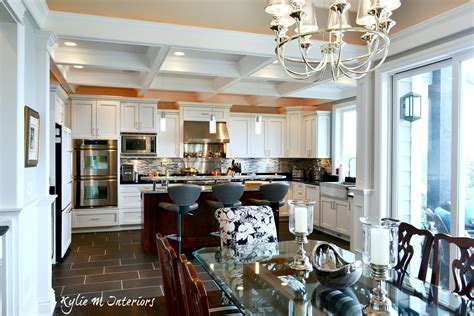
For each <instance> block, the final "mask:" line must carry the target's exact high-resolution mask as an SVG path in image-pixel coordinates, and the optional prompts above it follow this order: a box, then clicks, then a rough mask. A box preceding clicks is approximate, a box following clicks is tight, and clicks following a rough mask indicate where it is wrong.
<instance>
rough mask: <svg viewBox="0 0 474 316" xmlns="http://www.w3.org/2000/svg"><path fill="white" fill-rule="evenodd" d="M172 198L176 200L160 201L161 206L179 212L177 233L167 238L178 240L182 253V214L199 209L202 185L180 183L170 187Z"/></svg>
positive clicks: (169, 191) (179, 249) (179, 250)
mask: <svg viewBox="0 0 474 316" xmlns="http://www.w3.org/2000/svg"><path fill="white" fill-rule="evenodd" d="M168 194H169V196H170V199H171V200H172V201H173V202H174V204H173V203H168V202H160V204H158V206H159V207H161V208H163V209H165V210H167V211H170V212H175V213H176V214H177V225H176V226H177V229H176V230H177V233H176V234H173V235H168V236H166V238H169V239H174V240H177V241H178V254H181V246H182V230H183V227H182V216H183V215H187V214H190V213H191V212H193V211H195V210H197V209H198V207H199V206H198V204H197V203H196V201H197V199H198V198H199V196H200V195H201V187H200V186H197V185H188V184H178V185H173V186H170V187H168Z"/></svg>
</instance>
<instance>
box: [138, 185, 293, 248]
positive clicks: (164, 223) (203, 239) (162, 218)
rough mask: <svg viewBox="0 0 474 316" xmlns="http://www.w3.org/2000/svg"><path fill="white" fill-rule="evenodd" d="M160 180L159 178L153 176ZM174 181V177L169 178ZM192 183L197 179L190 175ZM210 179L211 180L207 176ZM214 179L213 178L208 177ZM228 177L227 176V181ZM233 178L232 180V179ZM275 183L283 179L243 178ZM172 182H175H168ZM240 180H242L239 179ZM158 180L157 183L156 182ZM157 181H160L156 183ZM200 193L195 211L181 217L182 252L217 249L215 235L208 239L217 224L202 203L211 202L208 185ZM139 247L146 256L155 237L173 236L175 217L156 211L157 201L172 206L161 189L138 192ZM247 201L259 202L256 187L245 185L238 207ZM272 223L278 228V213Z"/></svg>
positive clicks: (158, 208) (165, 192)
mask: <svg viewBox="0 0 474 316" xmlns="http://www.w3.org/2000/svg"><path fill="white" fill-rule="evenodd" d="M156 178H163V177H156ZM169 178H174V177H169ZM180 178H181V177H180ZM192 178H193V180H197V179H198V178H200V179H202V178H203V177H200V176H193V177H192ZM207 178H211V177H207ZM212 178H215V177H212ZM228 178H230V177H227V180H228ZM233 179H235V177H234V178H233ZM254 179H258V180H275V179H279V180H282V179H285V176H257V178H255V176H254V177H251V176H247V178H246V180H254ZM172 180H176V179H172ZM240 180H243V179H240ZM157 181H158V180H157ZM159 181H161V180H159ZM201 187H202V191H201V195H200V197H199V199H198V200H197V201H196V203H198V204H199V208H198V209H197V210H196V211H194V212H192V213H191V214H192V215H185V216H183V240H182V249H183V250H191V249H198V248H202V247H209V246H217V245H219V244H220V239H219V238H218V237H215V236H211V232H217V231H218V230H219V224H218V222H217V220H216V219H215V217H214V212H215V210H214V209H212V208H210V207H209V206H208V205H207V203H206V200H215V198H214V195H213V193H212V186H210V185H206V186H201ZM141 194H142V207H141V210H142V218H143V227H142V247H143V251H144V252H146V253H156V252H157V251H156V245H155V235H156V234H157V233H161V234H162V235H163V236H166V235H170V234H175V233H176V231H177V228H176V222H177V218H176V217H177V216H176V215H177V214H176V213H174V212H170V211H167V210H164V209H162V208H160V207H159V206H158V205H159V203H160V202H169V203H173V202H172V201H171V199H170V197H169V195H168V192H167V189H166V187H165V186H163V187H161V186H156V187H155V188H154V189H142V190H141ZM251 198H257V199H261V198H262V195H261V193H260V187H259V186H255V185H251V186H248V185H247V186H246V187H245V191H244V194H243V196H242V198H241V199H240V201H241V202H242V205H251V203H250V202H249V200H250V199H251ZM274 216H275V224H276V226H277V227H278V223H279V215H278V212H274ZM169 242H170V244H171V246H173V247H174V248H175V249H177V241H175V240H171V239H170V240H169Z"/></svg>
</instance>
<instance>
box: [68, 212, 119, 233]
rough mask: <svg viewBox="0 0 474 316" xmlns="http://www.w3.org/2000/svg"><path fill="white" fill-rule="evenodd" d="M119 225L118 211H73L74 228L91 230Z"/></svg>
mask: <svg viewBox="0 0 474 316" xmlns="http://www.w3.org/2000/svg"><path fill="white" fill-rule="evenodd" d="M116 225H119V211H118V210H117V209H108V208H107V209H105V208H104V209H97V210H87V209H75V210H73V211H72V227H73V228H91V227H106V226H116Z"/></svg>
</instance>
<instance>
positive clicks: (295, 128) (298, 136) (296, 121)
mask: <svg viewBox="0 0 474 316" xmlns="http://www.w3.org/2000/svg"><path fill="white" fill-rule="evenodd" d="M287 130H288V132H287V135H288V145H287V146H286V147H287V148H288V153H287V156H288V157H289V158H301V156H304V155H302V151H303V144H302V135H303V133H302V126H301V113H292V112H290V113H288V118H287Z"/></svg>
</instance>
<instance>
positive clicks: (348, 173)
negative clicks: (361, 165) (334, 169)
mask: <svg viewBox="0 0 474 316" xmlns="http://www.w3.org/2000/svg"><path fill="white" fill-rule="evenodd" d="M352 160H356V157H351V158H349V162H348V163H347V165H348V166H347V167H348V168H347V176H348V177H350V176H351V162H352Z"/></svg>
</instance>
